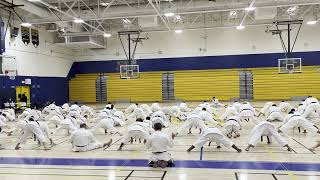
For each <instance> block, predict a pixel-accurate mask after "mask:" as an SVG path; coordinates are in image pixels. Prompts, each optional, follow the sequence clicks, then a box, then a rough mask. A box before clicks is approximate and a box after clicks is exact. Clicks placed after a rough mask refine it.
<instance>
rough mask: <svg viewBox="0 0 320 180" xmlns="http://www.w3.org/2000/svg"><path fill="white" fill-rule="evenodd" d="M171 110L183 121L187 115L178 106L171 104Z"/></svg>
mask: <svg viewBox="0 0 320 180" xmlns="http://www.w3.org/2000/svg"><path fill="white" fill-rule="evenodd" d="M171 112H172V114H173V116H174V117H176V118H179V119H180V120H183V121H185V120H186V119H187V116H186V115H185V114H184V113H183V112H182V111H180V108H179V106H172V107H171Z"/></svg>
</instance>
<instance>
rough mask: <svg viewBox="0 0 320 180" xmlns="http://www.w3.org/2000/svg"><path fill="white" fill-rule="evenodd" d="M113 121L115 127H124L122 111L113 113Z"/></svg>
mask: <svg viewBox="0 0 320 180" xmlns="http://www.w3.org/2000/svg"><path fill="white" fill-rule="evenodd" d="M112 117H113V120H114V125H115V126H117V125H119V126H125V125H126V122H125V116H124V114H123V112H122V111H118V110H116V111H115V112H114V113H113V116H112Z"/></svg>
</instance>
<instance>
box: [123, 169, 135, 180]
mask: <svg viewBox="0 0 320 180" xmlns="http://www.w3.org/2000/svg"><path fill="white" fill-rule="evenodd" d="M133 172H134V170H132V171H131V172H130V173H129V174H128V176H127V177H126V178H125V179H124V180H127V179H129V177H130V176H131V174H132V173H133Z"/></svg>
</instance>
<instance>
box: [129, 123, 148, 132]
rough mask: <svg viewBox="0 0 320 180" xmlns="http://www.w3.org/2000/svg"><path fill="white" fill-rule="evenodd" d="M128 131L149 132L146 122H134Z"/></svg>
mask: <svg viewBox="0 0 320 180" xmlns="http://www.w3.org/2000/svg"><path fill="white" fill-rule="evenodd" d="M128 131H145V132H147V127H146V123H144V122H134V123H132V124H131V125H129V126H128Z"/></svg>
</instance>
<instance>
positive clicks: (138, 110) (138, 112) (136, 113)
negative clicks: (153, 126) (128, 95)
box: [128, 108, 146, 120]
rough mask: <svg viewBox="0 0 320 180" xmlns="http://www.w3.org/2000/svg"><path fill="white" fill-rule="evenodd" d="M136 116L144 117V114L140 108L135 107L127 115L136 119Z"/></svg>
mask: <svg viewBox="0 0 320 180" xmlns="http://www.w3.org/2000/svg"><path fill="white" fill-rule="evenodd" d="M138 118H141V119H146V115H145V114H144V112H143V110H142V109H141V108H136V109H135V110H134V111H133V112H132V113H131V114H130V115H129V116H128V119H129V120H136V119H138Z"/></svg>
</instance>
